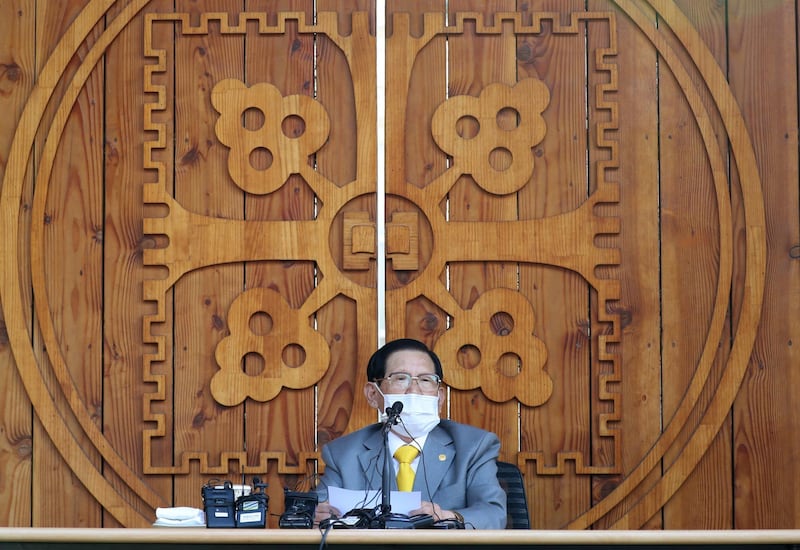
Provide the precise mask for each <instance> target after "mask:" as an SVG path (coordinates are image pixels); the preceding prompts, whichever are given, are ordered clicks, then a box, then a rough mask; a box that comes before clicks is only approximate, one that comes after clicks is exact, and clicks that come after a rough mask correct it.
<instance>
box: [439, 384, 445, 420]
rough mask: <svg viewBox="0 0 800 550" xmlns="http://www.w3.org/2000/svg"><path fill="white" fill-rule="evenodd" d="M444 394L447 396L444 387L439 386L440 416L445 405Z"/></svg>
mask: <svg viewBox="0 0 800 550" xmlns="http://www.w3.org/2000/svg"><path fill="white" fill-rule="evenodd" d="M444 396H445V392H444V388H443V387H441V386H439V415H440V416H441V414H442V407H443V406H444Z"/></svg>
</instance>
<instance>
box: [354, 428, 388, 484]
mask: <svg viewBox="0 0 800 550" xmlns="http://www.w3.org/2000/svg"><path fill="white" fill-rule="evenodd" d="M358 461H359V463H360V465H361V473H362V474H363V475H364V479H365V480H367V483H368V484H369V487H368V489H381V484H382V477H381V475H382V472H383V434H382V433H381V430H380V429H377V430H375V431H374V432H373V433H372V434H370V435H369V437H367V438H366V439H365V440H364V449H363V452H361V453H359V455H358ZM392 489H393V490H395V491H396V490H397V481H396V480H394V479H393V480H392Z"/></svg>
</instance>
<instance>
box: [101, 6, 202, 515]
mask: <svg viewBox="0 0 800 550" xmlns="http://www.w3.org/2000/svg"><path fill="white" fill-rule="evenodd" d="M172 8H173V5H172V2H171V0H154V1H153V2H151V3H150V4H149V6H148V8H147V11H148V12H163V11H169V12H171V11H172ZM122 9H123V7H122V6H116V7H115V8H114V9H113V10H111V11H110V12H109V15H110V16H115V15H117V14H118V12H119V11H120V10H122ZM143 31H144V13H141V14H139V15H138V16H137V17H136V18H135V19H134V20H133V21H132V22H131V24H129V25H128V26H127V27H126V28H125V29H124V30H123V31H122V32H121V33H120V35H119V36H118V37H117V39H116V40H115V41H114V42H113V43H112V44H111V46H110V47H109V49H108V50H107V52H106V89H105V105H106V110H105V142H104V148H105V216H104V218H105V219H104V225H103V243H104V274H103V307H104V313H103V315H104V325H103V340H102V344H103V352H104V357H103V362H104V369H105V382H104V388H103V433H104V435H105V436H106V437H107V438H108V440H109V442H110V443H111V445H112V446H113V448H114V449H115V451H116V452H117V453H118V454H119V455H120V456H121V457H122V458H123V459H124V460H125V461H126V462H127V463H128V464H129V465H130V466H131V469H132V470H133V471H134V472H136V473H137V474H138V475H139V476H140V478H141V479H143V480H145V483H146V485H147V486H148V487H149V488H150V489H152V490H153V491H154V492H155V493H156V494H158V495H159V496H161V497H162V499H163V502H164V505H171V504H173V503H174V500H173V488H172V479H171V478H170V477H167V476H160V477H156V476H146V475H145V473H144V468H145V463H148V464H156V465H163V464H169V465H171V464H172V450H173V443H172V422H171V421H169V422H165V425H164V428H165V437H163V438H156V439H155V440H154V441H153V443H152V449H151V453H148V457H145V455H144V453H145V449H144V443H143V440H142V432H143V430H145V429H147V430H149V429H153V426H152V425H151V424H150V423H147V424H146V423H145V422H144V416H145V415H146V414H147V415H149V414H150V412H151V411H150V410H149V407H148V410H147V411H145V410H144V405H143V400H142V395H144V394H146V393H148V392H152V391H153V387H152V384H148V383H145V381H144V378H143V356H144V354H145V353H152V352H153V350H152V346H151V345H149V344H145V343H144V342H143V333H142V319H143V317H144V316H145V315H147V314H152V312H153V310H154V308H155V306H154V305H153V304H152V303H144V301H143V299H142V280H143V279H144V278H145V276H146V275H148V276H153V275H152V273H148V272H147V270H145V268H144V266H143V263H142V250H143V249H148V248H152V247H154V246H155V244H156V242H155V241H156V239H152V238H147V239H145V238H144V237H143V228H142V218H143V216H144V203H143V198H142V186H143V182H151V181H154V180H155V177H156V176H155V175H154V174H153V173H152V171H147V170H145V169H144V160H143V155H144V151H143V147H142V143H143V141H144V140H145V139H146V138H147V139H152V136H151V135H150V134H146V133H145V131H144V119H143V107H142V104H143V103H144V102H145V101H152V98H151V97H147V98H145V96H144V93H143V86H142V82H143V75H144V66H145V65H146V64H151V63H152V62H153V61H152V60H151V59H148V60H145V59H144V55H143V52H144V32H143ZM153 34H154V37H155V38H154V40H155V41H156V42H158V43H159V44H162V45H164V47H165V48H167V50H168V52H169V53H168V55H167V56H166V63H167V70H166V74H165V75H164V76H162V80H163V82H164V84H165V85H166V86H168V87H171V86H170V85H169V81H171V78H172V74H173V71H172V62H173V58H174V56H173V55H172V51H171V50H172V35H173V31H172V28H171V27H169V26H168V25H161V26H160V27H158V28H156V29H155V30H154V31H153ZM167 103H168V106H167V108H168V109H169V112H171V110H172V109H171V105H172V103H171V100H170V99H169V98H168V99H167ZM145 136H146V138H145ZM172 143H173V140H172V139H167V140H166V144H167V145H166V151H165V153H164V155H165V156H169V157H171V156H172ZM167 178H168V181H169V182H170V184H169V186H170V187H171V181H172V172H171V171H169V172H168V173H167ZM161 244H162V245H163V243H161ZM168 300H169V299H168ZM169 301H171V300H169ZM166 316H167V318H166V323H165V326H164V327H161V328H159V329H158V330H159V333H160V334H168V333H169V332H171V331H172V312H171V310H169V309H168V310H167V311H166ZM166 348H167V349H166V350H165V357H166V365H167V366H166V368H165V365H160V366H159V369H161V370H159V372H160V373H164V374H166V372H169V371H170V370H171V366H169V365H171V357H172V348H171V340H169V339H168V340H167V346H166ZM170 378H171V376H170ZM154 407H155V408H156V410H157V412H160V413H162V414H165V415H167V416H168V417H169V415H170V413H171V408H172V392H171V391H166V398H165V401H164V402H163V403H156V405H154ZM198 491H199V490H198ZM194 504H197V503H194ZM144 513H147V514H148V516H149V515H151V514H152V513H153V512H152V511H145V512H144ZM114 524H115V522H114V520H113V518H111V517H110V514H108V513H106V516H105V518H104V525H105V526H111V525H114Z"/></svg>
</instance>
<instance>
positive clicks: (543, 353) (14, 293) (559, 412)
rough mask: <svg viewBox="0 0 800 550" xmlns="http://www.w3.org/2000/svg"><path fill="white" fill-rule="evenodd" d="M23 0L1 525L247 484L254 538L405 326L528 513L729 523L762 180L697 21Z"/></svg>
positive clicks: (348, 418) (140, 518) (471, 9)
mask: <svg viewBox="0 0 800 550" xmlns="http://www.w3.org/2000/svg"><path fill="white" fill-rule="evenodd" d="M20 4H23V6H22V7H21V8H20V9H19V11H18V13H20V14H25V13H26V10H28V9H31V7H32V6H36V7H38V8H39V12H38V19H37V22H36V23H35V25H36V26H38V30H39V32H36V33H35V32H34V30H33V27H34V23H32V22H30V21H28V23H25V21H26V20H24V19H23V20H22V22H23V23H25V24H21V25H20V27H19V31H20V32H21V33H22V35H23V37H22V38H20V44H27V43H28V42H27V41H26V40H28V41H29V42H30V43H31V44H36V41H35V40H33V39H31V36H30V35H35V36H37V37H39V38H38V40H39V42H40V44H38V46H39V50H38V51H39V52H40V54H39V57H37V58H36V59H37V60H38V61H37V63H36V68H35V73H34V74H35V75H36V77H37V78H36V82H35V83H32V84H31V85H30V87H29V90H28V91H27V92H26V93H27V94H28V98H27V100H26V102H25V103H24V105H25V107H24V109H21V110H19V115H18V118H19V124H18V125H16V126H15V127H14V129H13V131H9V132H8V133H9V134H12V133H13V140H12V141H11V142H10V144H9V145H8V146H7V150H8V162H7V165H6V170H5V173H4V180H3V188H2V196H1V197H0V207H2V223H3V224H4V225H3V237H2V238H3V248H2V251H3V268H2V274H3V276H2V279H1V280H0V282H1V283H2V287H0V291H1V292H2V299H3V314H4V319H5V322H6V325H7V328H8V335H9V340H8V341H9V345H10V348H11V349H12V350H13V359H14V361H13V365H14V366H15V367H16V369H15V370H16V373H18V376H19V380H17V379H16V378H14V381H13V384H12V385H11V386H10V387H11V388H12V389H13V393H12V395H13V396H15V399H19V400H20V401H24V400H25V399H29V400H30V404H31V406H32V407H31V408H32V410H33V411H35V413H36V415H35V418H36V420H35V421H33V425H34V428H33V430H32V435H31V437H32V438H35V440H36V441H41V442H42V443H41V447H40V448H41V450H40V451H38V454H37V455H36V460H35V461H34V462H33V464H32V465H31V466H30V472H32V473H31V475H30V478H31V480H29V481H28V483H29V484H30V486H31V487H32V491H31V493H32V494H33V495H34V496H33V499H32V502H30V503H24V502H23V503H22V504H21V505H20V508H24V507H25V506H26V505H29V508H30V509H31V510H32V516H33V518H32V519H31V520H30V523H32V524H38V525H46V524H55V525H70V526H72V525H93V526H94V525H97V526H99V525H106V526H110V525H124V526H135V525H149V524H150V523H151V522H152V520H153V511H154V510H155V508H157V507H160V506H197V507H199V506H200V505H201V502H200V487H201V486H202V485H203V484H204V483H205V482H207V481H209V480H211V479H230V480H232V481H234V482H241V481H244V482H248V483H250V482H252V479H253V477H254V476H259V477H262V478H264V479H265V480H266V481H267V482H268V483H269V489H268V492H269V495H270V498H271V500H270V503H271V510H272V512H273V516H272V517H271V519H270V524H271V525H272V526H276V525H277V520H276V517H277V515H278V514H279V513H280V511H281V510H282V499H283V488H284V487H289V488H297V489H308V488H309V487H310V486H312V485H313V483H314V481H315V478H316V475H317V474H318V473H319V472H320V471H321V469H322V467H323V465H322V464H321V463H320V462H319V449H320V448H321V446H322V445H324V444H325V443H326V442H328V441H330V440H331V439H334V438H336V437H338V436H340V435H342V434H343V433H346V432H349V431H352V430H355V429H358V428H360V427H362V426H364V425H365V424H367V423H369V422H373V421H375V419H376V415H375V411H373V410H371V409H369V407H368V406H367V404H366V402H365V400H364V399H363V398H362V386H363V384H364V382H365V379H364V366H365V365H366V362H367V359H368V358H369V356H370V354H371V353H372V352H373V351H374V349H375V347H376V345H377V344H378V343H379V341H382V340H383V339H392V338H396V337H401V336H411V337H415V338H418V339H420V340H423V341H424V342H426V343H427V344H428V345H429V346H430V347H431V348H433V349H434V350H435V351H436V352H437V353H438V354H439V355H440V356H441V358H442V360H443V362H444V365H445V381H446V382H447V385H448V388H449V389H448V403H447V415H448V416H449V417H450V418H452V419H454V420H457V421H460V422H465V423H470V424H473V425H477V426H480V427H482V428H485V429H487V430H492V431H494V432H496V433H497V434H498V435H499V437H500V439H501V442H502V451H501V459H503V460H505V461H510V462H515V463H517V464H519V465H520V466H521V468H522V469H523V471H524V473H525V479H526V484H527V489H528V499H529V502H530V503H531V508H532V520H533V525H534V526H535V527H539V528H560V527H570V528H589V527H594V528H604V527H627V528H641V527H648V528H654V527H663V526H665V525H666V526H667V527H670V528H675V527H676V526H684V527H685V526H697V525H698V524H700V525H702V526H705V527H716V528H725V527H730V526H731V520H730V517H729V516H726V517H724V518H723V519H719V517H717V516H715V515H714V514H712V513H707V514H705V515H700V516H699V517H698V516H697V515H694V516H693V515H692V514H688V513H686V512H682V511H680V510H679V508H680V509H683V508H684V507H683V506H681V503H683V502H685V501H686V500H691V498H692V497H693V496H697V495H699V494H706V493H709V492H710V493H713V494H715V495H717V496H718V499H719V502H720V503H721V504H720V506H721V507H722V508H732V507H733V502H732V501H733V487H732V483H731V481H730V480H731V479H732V478H733V477H734V472H733V470H734V465H733V463H732V459H731V452H729V451H730V448H731V447H732V445H733V442H732V441H731V436H730V433H729V429H728V430H724V429H722V430H721V428H723V427H728V428H730V423H731V417H730V412H731V410H732V408H733V407H734V401H735V399H736V397H737V394H738V392H739V387H740V385H741V384H742V381H743V379H744V377H745V373H746V370H747V367H748V364H749V360H750V357H751V351H752V349H753V344H754V341H755V339H756V334H757V328H758V326H759V323H760V321H761V314H762V301H763V297H764V287H765V279H766V276H765V262H766V258H765V255H766V236H765V229H764V228H765V224H766V221H765V215H764V198H763V195H762V185H767V184H766V183H764V182H762V178H761V173H760V172H759V166H758V165H757V163H756V156H755V153H754V148H753V144H752V137H751V135H750V134H749V133H748V128H747V126H746V125H745V122H744V118H743V116H742V112H741V110H740V108H739V106H738V104H737V101H736V98H735V97H734V96H733V91H732V90H731V88H730V86H729V83H728V82H727V80H726V78H725V74H724V72H723V71H722V69H721V68H720V67H721V66H722V65H724V60H722V59H721V57H722V54H721V53H720V52H721V51H722V50H723V49H724V46H723V45H722V44H720V43H718V42H717V41H715V40H714V33H713V31H707V33H706V35H705V36H703V39H705V40H706V42H703V39H701V34H700V33H701V32H705V30H706V28H704V27H703V28H700V29H698V26H696V25H695V24H694V23H693V22H692V20H691V19H692V18H695V19H698V20H700V21H705V22H706V23H707V24H708V25H709V27H710V28H712V29H719V28H721V27H724V19H725V18H724V17H722V15H721V13H722V12H721V8H720V7H719V6H718V5H717V4H716V3H714V2H702V5H703V6H704V7H705V8H706V9H707V10H708V13H705V12H702V13H698V12H697V11H693V9H696V6H697V5H698V3H693V4H690V5H683V4H684V3H674V2H668V1H662V0H651V1H649V2H643V1H623V0H618V1H616V2H610V1H605V0H592V1H590V2H584V1H583V0H576V1H547V0H541V1H534V2H529V3H526V4H524V5H522V4H518V3H516V2H513V1H510V0H492V1H491V2H486V1H484V0H480V1H478V0H449V2H447V3H446V4H445V3H444V2H443V1H441V0H422V1H413V2H411V1H408V2H390V3H387V7H386V8H385V9H386V18H385V20H382V19H381V20H378V22H377V24H376V7H375V4H374V2H371V1H369V0H363V1H362V0H354V1H352V2H341V1H336V0H316V2H312V0H282V1H279V2H275V1H268V0H241V1H240V0H237V1H231V0H207V1H206V0H204V1H203V2H196V1H191V0H177V1H175V2H173V1H166V0H151V1H147V0H131V1H130V2H113V1H104V0H90V1H86V2H82V1H77V0H76V1H75V2H64V3H46V2H34V1H33V0H30V1H29V2H27V3H26V2H20ZM787 5H788V4H787ZM445 6H446V7H445ZM691 6H695V8H692V7H691ZM784 8H785V6H784ZM380 11H381V13H382V11H383V10H380ZM698 11H700V10H698ZM704 14H705V15H704ZM761 16H762V17H765V18H768V19H769V20H770V21H773V22H780V21H785V20H786V18H785V17H781V16H780V15H774V14H770V12H769V10H765V12H764V13H763V14H761ZM20 17H21V16H20ZM384 31H385V32H386V35H385V36H386V38H385V40H383V39H381V40H376V33H382V32H384ZM26 33H27V34H26ZM787 33H788V34H787ZM793 33H794V27H792V28H791V29H787V30H786V31H785V32H782V33H781V35H786V36H789V35H790V36H791V37H792V38H791V40H794V34H793ZM378 35H379V36H382V34H378ZM708 35H711V36H710V38H709V36H708ZM787 40H788V39H787ZM377 44H380V45H381V48H379V49H376V45H377ZM778 49H780V48H778ZM28 51H31V52H33V51H34V48H33V46H31V49H30V50H28ZM41 52H46V55H45V54H43V53H41ZM376 52H380V53H382V54H383V55H385V57H384V58H379V57H378V54H377V53H376ZM715 55H716V57H717V58H715ZM787 63H788V62H787ZM381 64H383V65H382V66H383V67H384V69H385V75H386V80H385V87H384V89H385V95H384V96H383V97H382V98H381V99H382V103H384V104H385V109H383V108H379V102H378V101H377V96H376V90H377V89H378V88H379V87H378V86H377V84H378V83H377V78H378V70H377V68H378V67H379V66H381ZM784 92H786V93H781V94H776V95H779V97H782V98H784V99H785V98H786V97H787V96H792V93H794V95H795V96H796V89H794V88H792V89H790V90H788V91H786V90H785V91H784ZM787 105H788V106H787ZM791 105H794V103H791V102H789V103H787V104H786V105H784V107H783V108H784V110H789V111H791V109H792V108H793V107H791ZM795 114H796V113H795ZM379 122H380V125H379ZM790 145H791V144H789V145H786V146H787V147H789V146H790ZM795 145H796V144H795ZM379 147H381V149H380V150H379ZM728 150H730V158H729V157H728V156H727V153H726V151H728ZM379 153H380V154H379ZM381 159H383V161H381ZM731 166H733V167H734V168H735V170H733V172H731V170H730V167H731ZM787 172H788V173H791V169H787ZM794 174H795V176H796V166H795V168H794ZM789 202H791V201H789ZM796 203H797V201H795V203H794V204H796ZM379 204H385V209H384V210H383V212H381V213H380V214H381V215H379V212H378V211H377V209H378V205H379ZM379 220H380V221H382V222H383V223H379ZM384 258H385V269H378V267H377V262H378V261H380V260H383V259H384ZM382 267H383V266H382ZM780 272H781V270H780V269H779V268H773V269H772V271H771V273H773V274H774V275H776V277H778V275H779V273H780ZM779 280H781V281H783V282H782V283H781V284H783V285H784V286H790V285H789V281H790V277H789V276H786V277H785V278H784V279H779ZM379 304H385V308H384V310H383V311H380V312H379V311H378V307H379ZM378 318H381V319H385V326H381V325H380V324H379V323H378V322H377V319H378ZM382 331H385V333H384V332H382ZM791 353H792V352H791V351H786V352H785V356H782V357H785V358H786V360H787V361H789V360H791V358H790V356H791ZM7 364H8V365H11V364H12V363H11V362H10V361H8V362H7ZM15 376H16V374H15ZM786 386H787V387H790V388H791V387H793V386H792V384H787V385H786ZM22 409H24V406H23V407H22ZM14 410H15V411H16V410H17V409H16V408H15V409H14ZM15 414H16V413H15ZM756 416H757V415H756ZM17 421H18V423H19V424H20V425H23V424H25V422H28V423H29V424H30V423H31V420H30V414H29V413H28V416H25V415H24V414H23V415H21V416H20V417H19V418H17ZM792 426H794V424H792V423H791V422H790V423H789V427H792ZM788 448H791V445H789V447H788ZM708 471H714V472H724V475H721V476H719V477H713V478H712V479H711V480H709V481H704V482H701V483H698V482H697V481H696V478H694V479H695V481H692V479H693V478H692V476H693V475H695V476H696V475H698V474H696V472H701V473H702V472H708ZM704 479H705V478H704ZM687 480H690V481H689V482H688V484H687ZM693 483H694V484H693ZM686 485H688V486H689V487H691V493H690V494H689V496H686V495H685V494H684V495H681V494H680V493H679V489H680V488H681V487H682V486H686ZM53 487H55V488H56V490H55V491H53V490H52V488H53ZM50 493H54V494H57V495H61V496H60V497H58V498H51V499H48V498H45V495H46V494H50ZM672 499H674V502H676V504H675V505H674V506H672V507H670V504H669V503H670V501H671V500H672ZM67 502H69V503H72V502H81V503H83V504H84V506H65V503H67ZM799 506H800V505H799ZM86 510H88V512H87V511H86ZM659 512H660V513H659ZM754 515H758V514H757V513H755V512H754ZM786 518H788V519H786ZM786 518H784V519H785V521H782V522H781V523H779V525H781V526H784V527H786V526H796V523H797V518H796V514H793V513H792V512H791V511H789V512H786ZM792 522H794V523H792ZM23 523H24V522H23ZM787 524H792V525H787Z"/></svg>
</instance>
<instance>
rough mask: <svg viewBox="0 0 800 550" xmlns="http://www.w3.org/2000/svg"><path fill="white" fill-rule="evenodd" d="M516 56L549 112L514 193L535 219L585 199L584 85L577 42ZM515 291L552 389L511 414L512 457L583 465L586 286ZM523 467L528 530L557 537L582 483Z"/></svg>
mask: <svg viewBox="0 0 800 550" xmlns="http://www.w3.org/2000/svg"><path fill="white" fill-rule="evenodd" d="M583 9H584V3H583V2H582V1H575V2H563V1H560V0H542V1H538V2H533V3H530V4H529V6H528V9H527V10H525V11H524V13H525V14H526V15H527V16H533V15H534V14H537V13H538V12H554V13H557V14H558V16H559V17H561V20H567V19H568V17H569V16H570V14H571V13H573V12H581V11H583ZM550 24H551V25H552V23H550ZM596 25H598V26H600V27H601V28H603V27H605V28H608V26H607V25H602V24H600V23H598V24H596ZM581 28H583V25H581ZM517 52H518V53H517V64H518V72H519V79H522V78H536V79H540V80H541V81H542V82H544V83H545V84H546V85H547V87H548V89H549V90H550V103H549V104H548V106H547V109H546V110H545V111H544V113H543V116H544V119H545V122H546V124H547V134H546V136H545V138H544V140H543V141H542V143H541V144H539V145H538V146H537V147H536V149H535V151H534V153H535V158H536V160H535V165H534V171H533V175H532V177H531V180H530V182H529V183H528V185H527V186H526V187H525V188H524V189H522V190H521V191H520V193H519V209H520V218H522V219H530V218H545V217H548V216H555V215H558V214H561V213H563V212H566V211H570V210H574V209H575V208H577V207H579V206H580V205H581V204H582V203H583V202H584V201H585V200H586V198H587V195H588V189H589V182H588V180H587V177H588V174H587V172H586V169H585V159H586V147H587V133H586V130H585V117H586V115H587V113H586V107H585V104H586V97H585V94H586V86H587V82H586V81H585V80H584V79H583V78H582V76H581V74H582V71H581V70H580V69H581V67H582V66H583V65H584V63H585V61H584V59H585V57H586V51H585V45H584V41H583V37H582V35H581V34H578V33H575V34H558V35H557V34H554V33H551V32H547V31H546V29H545V30H544V31H543V32H541V33H540V34H538V35H523V36H521V37H520V38H519V39H518V46H517ZM589 55H590V56H591V53H590V54H589ZM565 75H568V76H565ZM589 93H591V91H589ZM520 290H521V292H522V293H523V294H524V295H525V296H527V297H528V299H529V300H530V302H531V305H532V307H533V310H534V312H535V313H536V327H535V332H534V334H535V336H536V337H537V338H539V339H541V340H542V341H543V342H544V344H545V346H546V348H547V351H548V355H547V363H546V367H545V368H546V371H547V374H548V375H549V376H550V378H551V379H552V380H553V387H554V390H553V393H552V395H551V396H550V398H549V399H548V400H547V402H546V403H544V404H542V405H541V406H538V407H529V406H521V409H520V422H521V450H522V451H526V452H541V453H543V457H544V458H543V459H542V462H543V464H538V463H537V464H535V466H536V467H539V466H545V465H547V466H553V465H554V464H556V460H557V453H559V452H563V451H569V452H578V453H580V454H581V455H583V456H584V457H586V459H587V463H588V462H589V456H590V455H589V441H588V439H587V438H586V432H585V430H583V429H581V426H585V425H589V424H590V423H591V410H590V408H589V402H588V400H587V399H585V397H584V394H585V393H586V385H587V383H589V382H590V378H589V376H590V375H589V367H590V363H589V361H590V359H589V324H590V311H589V304H588V284H587V283H586V281H584V280H583V279H582V278H581V277H580V276H579V275H577V274H576V273H573V272H570V271H567V270H563V269H559V268H557V267H554V266H545V265H536V264H523V265H520ZM533 466H534V464H528V465H527V467H526V474H527V475H526V478H525V480H526V486H527V490H528V499H529V508H530V510H531V516H532V517H531V521H532V527H534V528H545V529H551V528H557V527H560V526H562V525H564V524H566V523H567V522H568V521H569V520H571V519H572V518H574V517H575V516H576V515H578V514H579V513H580V512H582V511H583V510H585V509H586V507H587V506H588V505H589V501H590V488H589V482H590V480H589V477H588V476H586V475H582V476H578V475H577V474H576V473H575V471H574V468H568V469H567V471H565V472H563V473H562V474H560V475H539V476H536V475H535V471H534V468H533Z"/></svg>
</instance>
